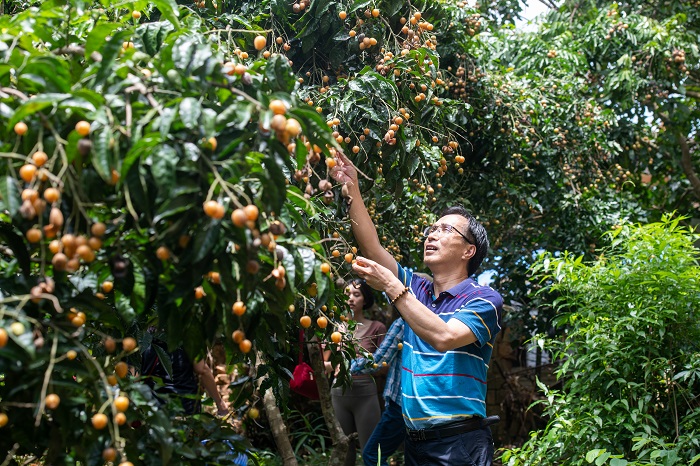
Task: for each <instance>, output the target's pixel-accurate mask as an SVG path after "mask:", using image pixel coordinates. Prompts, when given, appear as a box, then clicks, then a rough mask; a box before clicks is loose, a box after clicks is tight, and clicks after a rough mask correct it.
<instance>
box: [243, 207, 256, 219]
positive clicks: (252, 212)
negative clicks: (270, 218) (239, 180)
mask: <svg viewBox="0 0 700 466" xmlns="http://www.w3.org/2000/svg"><path fill="white" fill-rule="evenodd" d="M243 211H244V212H245V214H246V216H247V217H248V220H250V221H251V222H254V221H256V220H257V219H258V216H259V215H260V209H258V206H256V205H255V204H249V205H247V206H245V207H244V208H243Z"/></svg>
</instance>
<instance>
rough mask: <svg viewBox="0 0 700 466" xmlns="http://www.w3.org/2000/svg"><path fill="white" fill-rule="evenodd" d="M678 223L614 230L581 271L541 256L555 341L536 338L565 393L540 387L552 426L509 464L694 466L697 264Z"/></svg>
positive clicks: (697, 438) (698, 386)
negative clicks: (553, 310)
mask: <svg viewBox="0 0 700 466" xmlns="http://www.w3.org/2000/svg"><path fill="white" fill-rule="evenodd" d="M682 220H683V219H672V218H671V217H670V216H666V217H664V219H663V220H662V221H661V222H659V223H653V224H649V225H639V226H623V227H619V228H617V229H615V230H613V231H612V232H609V233H608V234H609V235H610V240H611V245H610V247H609V248H607V249H606V250H603V251H601V254H600V256H599V257H598V260H597V261H596V262H594V263H592V264H585V263H583V261H582V260H581V258H575V257H572V256H570V255H568V254H563V255H562V256H561V257H559V258H557V257H554V256H553V255H552V254H545V255H543V256H542V257H541V258H540V259H539V261H538V262H537V263H536V265H535V266H534V267H533V272H534V273H535V275H536V276H538V277H539V278H540V279H541V280H542V281H543V282H545V284H546V287H545V291H546V292H549V293H550V294H551V296H553V297H556V299H555V300H554V301H553V305H554V307H555V308H556V310H557V312H558V314H557V318H556V319H555V324H556V326H557V327H558V328H559V330H563V332H558V334H559V335H563V337H561V336H560V337H554V338H551V337H539V338H538V339H537V340H538V343H539V344H541V345H542V346H543V347H545V348H547V349H549V350H551V351H552V352H553V355H554V358H555V360H556V361H557V362H559V363H560V364H561V365H560V366H559V368H558V369H557V376H558V378H559V379H560V380H562V381H563V389H562V390H549V389H547V387H545V386H544V385H542V386H541V388H542V389H543V390H544V392H545V394H546V399H544V400H543V401H542V402H543V403H545V404H546V414H547V415H548V416H549V418H550V421H549V424H548V425H547V427H546V428H545V429H544V430H543V431H541V432H535V433H532V434H531V438H530V440H529V441H528V442H527V443H526V444H525V445H524V446H523V447H522V448H519V449H514V450H511V451H508V452H506V453H505V454H504V456H503V460H504V464H505V463H507V464H508V465H510V466H516V465H517V466H521V465H534V464H548V465H551V464H566V465H579V464H588V463H593V462H595V464H596V465H602V464H610V465H613V466H623V465H640V464H658V465H675V464H684V465H687V464H694V463H695V462H697V460H698V459H700V403H699V399H698V394H700V379H699V376H700V346H699V342H700V326H699V325H698V311H699V310H700V268H698V263H697V252H698V251H697V249H696V248H695V247H694V241H696V240H697V235H695V234H694V233H692V232H691V231H690V230H689V229H688V228H686V227H683V226H682V225H681V221H682Z"/></svg>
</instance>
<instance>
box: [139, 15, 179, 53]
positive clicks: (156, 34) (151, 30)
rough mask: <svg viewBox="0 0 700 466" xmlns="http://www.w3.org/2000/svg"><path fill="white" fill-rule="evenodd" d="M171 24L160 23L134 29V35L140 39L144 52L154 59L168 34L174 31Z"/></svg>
mask: <svg viewBox="0 0 700 466" xmlns="http://www.w3.org/2000/svg"><path fill="white" fill-rule="evenodd" d="M174 30H175V28H174V27H173V25H172V23H170V22H167V21H160V22H156V23H146V24H142V25H141V26H139V27H138V28H136V35H137V36H140V37H141V42H142V43H143V46H144V51H145V52H146V53H147V54H149V55H150V56H152V57H154V56H156V54H157V53H158V52H159V51H160V49H161V47H162V46H163V43H164V42H165V39H166V38H167V36H168V34H170V33H171V32H172V31H174Z"/></svg>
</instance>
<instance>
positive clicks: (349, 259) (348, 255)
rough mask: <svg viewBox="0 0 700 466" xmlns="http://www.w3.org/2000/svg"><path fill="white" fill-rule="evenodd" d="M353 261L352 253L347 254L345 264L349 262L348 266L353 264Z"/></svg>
mask: <svg viewBox="0 0 700 466" xmlns="http://www.w3.org/2000/svg"><path fill="white" fill-rule="evenodd" d="M352 259H353V255H352V253H351V252H349V253H347V254H345V262H347V263H348V264H352Z"/></svg>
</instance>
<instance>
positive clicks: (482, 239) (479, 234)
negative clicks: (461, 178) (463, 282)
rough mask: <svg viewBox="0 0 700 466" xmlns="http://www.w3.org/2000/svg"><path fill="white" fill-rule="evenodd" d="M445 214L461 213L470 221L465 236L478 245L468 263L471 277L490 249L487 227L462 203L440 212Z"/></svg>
mask: <svg viewBox="0 0 700 466" xmlns="http://www.w3.org/2000/svg"><path fill="white" fill-rule="evenodd" d="M445 215H461V216H462V217H464V218H466V219H467V220H468V221H469V226H468V227H467V228H468V230H467V231H466V232H465V233H464V236H466V237H467V238H469V240H470V241H472V242H473V244H474V246H476V252H475V253H474V256H473V257H472V258H471V259H470V260H469V263H468V264H467V273H468V274H469V276H470V277H471V276H472V275H474V274H475V273H476V271H477V270H478V269H479V266H481V263H482V262H483V261H484V259H485V258H486V254H487V253H488V251H489V238H488V235H487V234H486V229H485V228H484V226H483V225H482V224H481V223H479V221H478V220H477V219H476V218H474V216H473V215H472V214H471V212H469V211H468V210H467V209H465V208H464V207H462V206H461V205H455V206H452V207H448V208H446V209H445V210H443V211H442V212H441V213H440V217H444V216H445Z"/></svg>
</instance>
